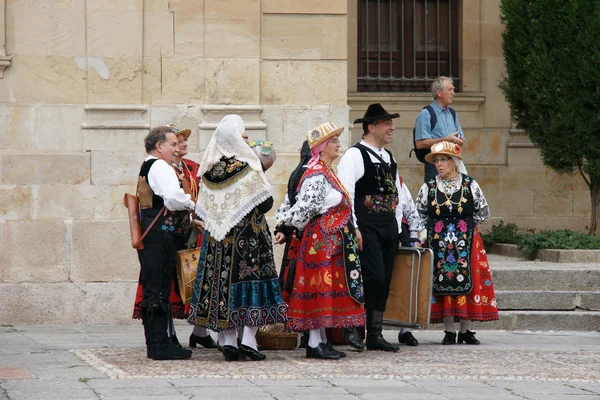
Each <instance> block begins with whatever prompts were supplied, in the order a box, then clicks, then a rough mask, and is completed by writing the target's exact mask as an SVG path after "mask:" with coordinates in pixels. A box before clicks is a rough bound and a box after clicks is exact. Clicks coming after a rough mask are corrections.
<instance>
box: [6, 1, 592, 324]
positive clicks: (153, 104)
mask: <svg viewBox="0 0 600 400" xmlns="http://www.w3.org/2000/svg"><path fill="white" fill-rule="evenodd" d="M463 3H464V5H463V39H462V41H463V71H465V72H464V76H465V79H466V81H467V83H465V87H464V89H465V90H464V93H462V94H461V95H460V96H458V98H457V100H456V108H457V111H458V112H459V116H460V118H461V122H462V124H463V126H464V127H465V130H466V134H467V136H468V137H469V140H468V145H467V149H466V152H467V154H468V155H467V163H468V164H469V166H470V171H471V173H472V174H473V175H474V176H475V177H476V178H477V179H478V180H479V181H480V182H481V183H482V185H483V187H484V189H485V190H486V192H487V194H488V197H489V199H490V203H491V205H492V211H493V212H494V215H496V216H503V217H506V218H505V219H506V220H518V221H528V222H529V223H531V224H532V225H533V226H545V225H546V224H548V226H552V227H556V226H559V225H561V224H568V225H569V226H570V227H576V226H577V225H578V224H581V223H584V222H586V221H587V217H586V213H589V205H587V208H586V204H587V203H586V202H585V201H584V200H585V196H586V191H585V188H584V187H583V184H582V183H581V182H579V181H578V180H577V179H564V178H559V177H557V176H556V175H555V174H553V173H552V172H550V171H548V170H546V169H545V168H544V167H543V166H542V165H541V163H540V162H539V157H537V154H536V150H535V149H532V148H531V147H530V145H529V144H528V143H527V141H526V139H523V138H522V137H521V136H519V135H518V133H515V134H514V135H512V136H511V130H510V128H511V126H510V117H509V114H508V109H507V107H506V105H505V104H504V103H503V100H502V95H501V93H500V92H499V91H498V89H497V84H498V79H499V77H500V74H501V71H502V58H501V52H500V31H501V28H500V26H499V23H498V1H497V0H486V1H484V2H480V1H478V0H463ZM355 42H356V0H328V1H322V0H302V1H297V0H236V1H234V0H0V323H3V324H6V323H32V324H61V323H84V324H102V323H127V322H130V321H131V320H130V315H131V310H132V304H133V297H134V291H135V285H136V280H137V276H138V271H139V264H138V261H137V257H136V253H135V251H134V250H133V249H132V248H131V247H130V245H129V236H128V235H129V234H128V227H127V224H128V223H127V219H126V218H127V217H126V213H125V208H124V207H123V205H122V198H123V193H124V192H127V191H128V192H133V191H134V189H135V186H134V185H135V181H136V176H137V173H138V170H139V166H140V164H141V161H142V159H143V157H144V151H143V145H142V139H143V137H144V136H145V134H146V133H147V131H148V128H149V127H150V126H155V125H159V124H164V123H167V122H176V123H178V124H180V125H181V126H184V127H189V128H191V129H192V132H193V133H192V136H191V137H190V141H189V148H190V153H191V154H190V158H192V159H195V160H197V161H199V160H200V158H201V155H202V151H203V149H204V148H205V146H206V144H207V143H208V140H209V139H210V136H211V134H212V132H213V130H214V128H215V126H216V124H217V122H218V121H219V120H220V119H221V117H222V116H223V115H225V114H228V113H238V114H240V115H242V117H243V119H244V121H245V122H246V126H247V130H248V133H249V136H250V138H255V139H267V140H270V141H272V142H273V143H274V144H275V146H276V147H277V150H278V154H279V160H278V161H277V163H276V165H275V167H274V168H273V169H272V170H270V171H269V174H268V175H269V179H270V180H271V182H272V183H273V188H274V196H275V203H276V204H280V202H281V200H282V198H283V193H284V190H285V184H286V182H287V177H288V175H289V172H290V171H291V169H292V168H293V167H294V166H295V164H296V162H297V159H298V149H299V148H300V145H301V143H302V140H303V139H304V133H305V132H307V131H308V130H309V129H310V128H312V127H313V126H315V125H316V124H318V123H321V122H323V121H326V120H331V121H333V122H334V123H336V124H338V125H342V126H345V127H347V128H349V127H351V125H350V123H349V121H350V120H353V119H354V118H356V117H357V116H359V115H361V114H362V113H363V112H364V110H365V109H366V105H367V104H368V103H370V102H373V101H382V102H383V104H384V105H385V106H386V107H387V108H389V109H394V110H396V111H399V112H401V113H402V118H401V119H399V120H397V131H396V136H395V140H394V144H393V147H392V150H393V151H394V153H395V154H396V158H397V159H398V160H399V162H400V164H401V168H402V169H403V173H404V175H405V177H406V181H407V182H408V183H409V186H410V188H411V190H412V191H413V193H414V194H416V190H417V189H418V182H419V181H420V179H422V178H421V177H420V176H419V174H420V168H421V166H420V165H417V164H416V163H415V162H414V160H408V159H407V158H406V156H405V155H407V154H408V150H409V147H410V146H409V138H410V131H411V129H412V124H413V123H414V118H415V117H416V114H417V112H418V110H420V108H421V107H422V106H423V105H425V104H427V103H428V102H429V98H428V97H427V96H423V95H413V96H391V95H390V96H385V95H380V96H368V95H364V94H357V93H355V91H356V88H355V86H356V85H355V82H356V79H355V76H356V67H355V65H356V61H355V59H356V46H355ZM350 107H352V109H351V108H350ZM513 136H514V137H513ZM359 137H360V133H359V132H358V131H357V130H356V128H355V129H354V130H353V131H352V134H351V135H350V134H349V130H348V129H346V130H345V132H344V135H343V137H342V139H343V141H344V142H345V143H346V144H350V143H351V142H353V141H356V140H357V138H359ZM515 137H516V138H517V139H515ZM557 183H558V185H557ZM556 190H560V191H561V192H560V196H557V195H556V192H555V191H556ZM506 199H508V201H506Z"/></svg>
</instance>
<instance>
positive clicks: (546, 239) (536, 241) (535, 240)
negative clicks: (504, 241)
mask: <svg viewBox="0 0 600 400" xmlns="http://www.w3.org/2000/svg"><path fill="white" fill-rule="evenodd" d="M517 245H518V249H519V251H520V252H521V254H523V256H524V257H526V258H529V259H533V258H535V255H536V252H537V251H538V250H539V249H564V250H590V249H600V236H594V235H588V234H585V233H579V232H573V231H571V230H567V229H563V230H560V231H541V232H538V233H531V234H527V235H523V236H521V238H520V240H519V241H518V243H517Z"/></svg>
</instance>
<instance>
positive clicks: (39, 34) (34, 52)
mask: <svg viewBox="0 0 600 400" xmlns="http://www.w3.org/2000/svg"><path fill="white" fill-rule="evenodd" d="M13 13H14V14H13V15H14V18H15V21H16V22H17V23H16V24H15V30H14V35H15V36H14V40H15V42H14V43H15V51H16V53H17V54H19V56H21V55H26V56H57V57H77V56H81V55H84V54H85V45H86V43H85V29H86V27H85V20H84V19H83V18H82V16H83V9H82V7H81V4H73V5H72V8H54V7H52V8H42V7H40V8H38V9H30V8H15V9H14V10H13Z"/></svg>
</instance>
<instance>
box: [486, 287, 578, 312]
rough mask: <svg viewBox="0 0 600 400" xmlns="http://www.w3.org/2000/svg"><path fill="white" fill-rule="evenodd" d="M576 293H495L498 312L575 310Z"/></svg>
mask: <svg viewBox="0 0 600 400" xmlns="http://www.w3.org/2000/svg"><path fill="white" fill-rule="evenodd" d="M578 297H579V296H578V293H577V292H565V291H552V292H551V291H526V292H525V291H497V292H496V298H497V299H498V309H499V310H561V311H569V310H575V308H576V306H577V302H578Z"/></svg>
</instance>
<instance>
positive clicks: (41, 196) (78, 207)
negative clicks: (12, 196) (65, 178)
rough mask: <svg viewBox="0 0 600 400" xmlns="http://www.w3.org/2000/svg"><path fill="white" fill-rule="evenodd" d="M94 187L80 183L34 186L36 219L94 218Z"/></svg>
mask: <svg viewBox="0 0 600 400" xmlns="http://www.w3.org/2000/svg"><path fill="white" fill-rule="evenodd" d="M95 194H96V188H95V187H94V186H91V185H89V184H81V185H40V186H36V187H35V188H34V195H35V200H36V201H35V209H34V215H35V218H36V219H51V220H68V219H92V218H94V197H95Z"/></svg>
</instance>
